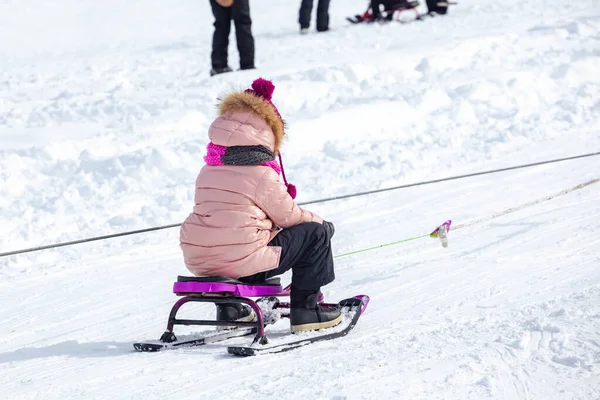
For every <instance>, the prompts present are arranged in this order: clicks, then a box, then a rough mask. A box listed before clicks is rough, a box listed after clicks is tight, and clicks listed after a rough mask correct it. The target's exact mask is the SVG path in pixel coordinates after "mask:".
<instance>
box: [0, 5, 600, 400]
mask: <svg viewBox="0 0 600 400" xmlns="http://www.w3.org/2000/svg"><path fill="white" fill-rule="evenodd" d="M171 3H172V4H171ZM365 3H366V2H365V1H359V0H351V1H350V0H347V1H333V2H332V4H331V10H330V12H331V27H332V31H331V32H328V33H326V34H317V33H316V32H314V27H313V29H312V30H313V31H311V33H310V34H309V35H306V36H300V35H299V34H298V26H297V22H296V21H297V7H298V4H296V2H289V1H286V0H269V1H253V2H252V4H251V7H252V9H251V11H252V16H253V21H254V25H253V31H254V34H255V40H256V51H257V66H258V70H256V71H244V72H236V73H234V74H225V75H221V76H217V77H214V78H210V77H209V76H208V70H209V68H210V63H209V59H210V42H211V35H212V26H211V24H212V15H211V13H210V7H209V5H208V2H203V1H191V0H181V1H177V2H164V1H156V0H137V1H131V2H123V1H115V0H107V1H102V2H97V1H75V0H56V1H54V2H45V1H39V0H37V1H34V0H19V1H16V0H8V1H4V2H2V4H0V26H2V28H3V29H2V30H0V54H2V58H1V59H0V227H1V229H0V232H1V235H0V252H5V251H9V250H15V249H20V248H26V247H32V246H38V245H44V244H50V243H56V242H63V241H68V240H76V239H80V238H85V237H92V236H97V235H101V234H109V233H117V232H122V231H126V230H131V229H142V228H146V227H150V226H156V225H161V224H170V223H177V222H181V221H183V219H184V218H185V217H186V216H187V214H188V213H189V212H190V210H191V207H192V201H193V185H194V179H195V177H196V174H197V172H198V170H199V169H200V167H201V166H202V165H203V160H202V157H203V155H204V148H205V146H206V144H207V141H208V138H207V134H206V131H207V127H208V126H209V124H210V123H211V122H212V119H213V118H214V116H215V107H214V105H215V102H216V99H217V97H218V96H219V95H220V94H223V93H225V92H227V91H229V90H231V89H239V88H246V87H248V85H249V84H250V83H251V82H252V80H253V79H255V78H257V77H258V76H263V77H265V78H268V79H271V80H273V82H274V83H275V85H276V90H275V93H274V102H275V104H277V106H278V108H279V110H280V111H281V114H282V115H283V117H284V119H285V120H286V122H287V124H288V133H289V140H288V141H287V142H286V143H285V145H284V149H283V156H284V160H285V166H286V174H287V175H288V178H289V180H290V181H291V182H293V183H294V184H296V186H297V187H298V190H299V196H298V199H297V200H298V201H300V202H304V201H309V200H313V199H318V198H323V197H328V196H335V195H341V194H349V193H354V192H359V191H364V190H371V189H378V188H384V187H389V186H393V185H401V184H408V183H413V182H419V181H424V180H432V179H439V178H444V177H448V176H453V175H459V174H467V173H471V172H478V171H483V170H490V169H494V168H504V167H510V166H513V165H520V164H526V163H532V162H536V161H544V160H549V159H553V158H561V157H567V156H572V155H578V154H584V153H590V152H597V151H600V134H599V132H600V122H599V121H600V74H599V73H598V71H600V3H598V1H597V0H586V1H573V2H564V1H557V0H546V1H541V0H533V1H525V2H524V1H516V0H507V1H504V2H492V1H475V0H460V1H459V5H457V6H455V7H454V8H452V9H451V10H450V13H449V15H447V16H445V17H440V18H432V19H428V20H426V21H423V22H419V21H417V22H414V23H410V24H404V25H403V24H388V25H383V26H349V24H347V23H346V22H345V17H346V16H349V15H354V14H357V13H359V12H361V11H363V10H364V8H365V6H366V4H365ZM420 9H421V10H423V7H421V8H420ZM230 55H231V60H230V64H231V66H232V67H237V52H236V50H235V40H234V34H233V31H232V36H231V43H230ZM599 171H600V157H589V158H582V159H578V160H573V161H565V162H560V163H554V164H546V165H543V166H538V167H533V168H527V169H519V170H514V171H507V172H502V173H497V174H490V175H483V176H478V177H473V178H466V179H462V180H455V181H449V182H443V183H438V184H433V185H426V186H419V187H413V188H409V189H404V190H398V191H393V192H386V193H381V194H377V195H372V196H364V197H356V198H351V199H346V200H340V201H336V202H328V203H323V204H315V205H312V206H309V207H308V208H309V209H311V210H314V211H315V212H317V213H318V214H320V215H322V216H323V217H324V218H326V219H327V220H330V221H332V222H334V223H335V225H336V236H335V238H334V241H333V242H334V243H333V244H334V246H335V247H334V252H335V253H336V254H338V255H340V254H343V253H347V252H350V251H354V250H360V249H365V248H368V247H370V246H377V245H381V244H386V243H389V242H392V241H397V240H402V239H406V238H410V237H414V236H417V235H423V234H427V233H429V232H430V231H431V230H432V229H433V228H435V227H436V226H437V225H439V224H440V223H442V222H443V221H445V220H447V219H452V220H453V222H454V224H455V226H456V227H458V229H453V230H451V231H450V245H449V247H448V248H443V247H442V246H440V244H439V241H436V240H433V239H430V238H423V239H420V240H415V241H410V242H406V243H401V244H397V245H394V246H388V247H384V248H381V249H377V250H371V251H369V252H364V253H359V254H355V255H351V256H348V257H342V258H339V259H337V260H336V273H337V279H336V281H335V282H334V283H332V284H331V285H328V286H326V287H324V288H323V291H324V292H325V295H326V297H327V299H328V300H331V301H337V300H339V299H342V298H345V297H349V296H352V295H355V294H359V293H367V294H369V295H370V297H371V303H370V305H369V308H368V310H367V312H366V313H365V315H363V316H362V317H361V319H360V321H359V323H358V325H357V326H356V328H355V329H354V330H353V331H352V332H351V333H350V334H349V335H348V336H347V337H345V338H342V339H339V340H335V341H330V342H323V343H318V344H314V345H311V346H308V347H305V348H302V349H298V350H296V351H291V352H288V353H283V354H280V355H267V356H261V357H256V358H244V359H240V358H232V357H231V356H228V355H227V354H226V352H224V351H223V347H222V346H220V345H208V346H206V347H203V348H197V349H184V350H178V351H172V352H165V353H156V354H141V353H135V352H133V349H132V346H131V343H132V342H134V341H138V340H143V339H156V338H158V336H160V334H161V333H162V331H163V330H164V325H165V323H166V319H167V315H168V312H169V310H170V307H171V305H172V304H173V302H174V301H175V300H176V296H174V295H173V294H172V293H171V288H172V282H173V280H174V279H175V278H176V276H177V275H185V274H187V270H186V269H185V267H184V266H183V262H182V257H181V253H180V250H179V247H178V244H179V236H178V234H179V231H178V229H169V230H163V231H158V232H153V233H147V234H143V235H136V236H128V237H125V238H119V239H112V240H106V241H101V242H100V241H99V242H91V243H86V244H80V245H76V246H71V247H63V248H59V249H52V250H45V251H40V252H33V253H28V254H24V255H18V256H10V257H3V258H0V304H2V307H0V320H1V321H2V322H3V323H2V325H1V327H0V393H2V395H1V396H0V397H2V398H7V399H104V398H110V399H145V400H147V399H221V398H230V399H280V398H284V399H300V398H303V399H374V398H378V397H380V396H385V397H386V398H393V399H428V400H429V399H561V400H562V399H586V400H587V399H600V250H599V249H600V225H599V221H600V206H599V205H598V204H599V201H600V190H599V188H600V183H592V184H590V185H588V186H585V187H581V188H578V187H577V185H580V184H584V183H588V182H592V181H594V180H596V179H598V178H600V176H599V174H600V172H599ZM594 182H595V181H594ZM565 191H566V192H565ZM461 226H462V227H461ZM284 280H289V276H287V275H284ZM195 310H196V311H197V313H198V315H205V316H210V315H213V313H214V308H213V307H211V306H197V308H196V309H195ZM272 328H273V329H274V330H280V331H285V330H286V329H287V326H286V323H285V322H281V323H278V324H277V325H275V326H273V327H272ZM246 339H247V338H245V339H239V340H238V342H240V343H244V341H247V340H246Z"/></svg>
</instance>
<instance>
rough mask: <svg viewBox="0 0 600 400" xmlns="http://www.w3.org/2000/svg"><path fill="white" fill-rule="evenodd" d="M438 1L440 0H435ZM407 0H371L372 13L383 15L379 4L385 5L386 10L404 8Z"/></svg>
mask: <svg viewBox="0 0 600 400" xmlns="http://www.w3.org/2000/svg"><path fill="white" fill-rule="evenodd" d="M435 1H436V2H437V1H439V0H435ZM406 4H407V1H406V0H371V14H372V15H373V18H378V17H380V16H381V11H380V10H379V6H380V5H383V9H384V11H386V12H391V11H393V10H397V9H399V8H403V7H404V6H406Z"/></svg>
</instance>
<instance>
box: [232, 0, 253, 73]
mask: <svg viewBox="0 0 600 400" xmlns="http://www.w3.org/2000/svg"><path fill="white" fill-rule="evenodd" d="M231 8H232V10H231V11H232V18H233V22H234V23H235V36H236V40H237V48H238V51H239V53H240V69H252V68H254V37H253V36H252V19H251V18H250V1H249V0H235V1H234V3H233V5H232V6H231Z"/></svg>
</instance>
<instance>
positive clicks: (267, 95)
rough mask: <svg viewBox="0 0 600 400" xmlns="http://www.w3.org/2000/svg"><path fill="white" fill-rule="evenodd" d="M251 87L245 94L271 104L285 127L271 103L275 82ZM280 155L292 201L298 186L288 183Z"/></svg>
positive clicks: (264, 82)
mask: <svg viewBox="0 0 600 400" xmlns="http://www.w3.org/2000/svg"><path fill="white" fill-rule="evenodd" d="M251 87H252V89H246V90H245V91H244V92H246V93H251V94H253V95H254V96H256V97H260V98H261V99H262V100H263V101H265V102H267V103H269V105H270V106H271V107H273V110H274V111H275V114H277V116H278V117H279V119H280V120H281V123H282V124H283V125H285V124H284V121H283V118H281V114H279V110H278V109H277V107H275V104H273V102H272V101H271V99H272V98H273V92H274V91H275V85H273V82H271V81H269V80H267V79H263V78H258V79H256V80H255V81H254V82H252V86H251ZM278 154H279V165H280V166H281V175H282V176H283V181H284V182H285V186H286V187H287V191H288V193H289V194H290V196H292V199H295V198H296V194H297V191H296V186H294V185H292V184H291V183H288V181H287V179H286V177H285V171H284V170H283V160H282V159H281V152H279V153H278Z"/></svg>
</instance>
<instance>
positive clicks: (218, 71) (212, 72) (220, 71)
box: [210, 67, 233, 76]
mask: <svg viewBox="0 0 600 400" xmlns="http://www.w3.org/2000/svg"><path fill="white" fill-rule="evenodd" d="M227 72H233V70H232V69H231V68H230V67H225V68H213V69H211V70H210V76H215V75H220V74H225V73H227Z"/></svg>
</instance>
